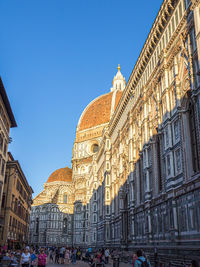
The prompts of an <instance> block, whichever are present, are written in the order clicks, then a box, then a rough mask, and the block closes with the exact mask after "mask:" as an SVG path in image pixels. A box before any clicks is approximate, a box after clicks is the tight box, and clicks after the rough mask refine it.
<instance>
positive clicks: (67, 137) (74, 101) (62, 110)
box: [0, 0, 162, 196]
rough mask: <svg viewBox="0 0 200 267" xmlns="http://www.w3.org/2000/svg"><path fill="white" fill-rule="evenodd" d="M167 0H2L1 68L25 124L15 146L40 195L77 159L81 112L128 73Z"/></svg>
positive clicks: (14, 151) (17, 133) (13, 132)
mask: <svg viewBox="0 0 200 267" xmlns="http://www.w3.org/2000/svg"><path fill="white" fill-rule="evenodd" d="M161 3H162V0H144V1H136V0H123V1H122V0H121V1H119V0H28V1H27V0H18V1H16V0H0V10H1V16H0V25H1V26H0V75H1V76H2V79H3V82H4V86H5V88H6V91H7V94H8V97H9V100H10V102H11V106H12V110H13V113H14V115H15V118H16V121H17V124H18V127H17V128H14V129H12V130H11V137H12V139H13V142H12V144H11V145H10V147H9V150H10V151H11V152H12V154H13V156H14V158H15V159H17V160H19V162H20V164H21V166H22V168H23V171H24V173H25V175H26V177H27V179H28V181H29V183H30V185H31V186H32V187H33V189H34V191H35V194H34V196H35V195H36V194H38V193H39V192H40V191H41V190H42V188H43V183H44V182H46V180H47V178H48V176H49V175H50V174H51V173H52V172H53V171H54V170H56V169H58V168H61V167H65V166H66V165H67V166H71V157H72V147H73V142H74V139H75V131H76V126H77V123H78V120H79V117H80V115H81V113H82V111H83V110H84V108H85V107H86V106H87V104H88V103H89V102H90V101H91V100H93V99H94V98H96V97H97V96H99V95H101V94H105V93H107V92H109V90H110V88H111V86H112V79H113V76H114V75H115V74H116V72H117V65H118V64H121V72H122V74H123V75H124V76H125V78H126V80H128V78H129V75H130V74H131V71H132V69H133V67H134V64H135V62H136V60H137V57H138V55H139V53H140V51H141V49H142V46H143V44H144V42H145V39H146V37H147V35H148V32H149V30H150V29H151V26H152V24H153V21H154V19H155V17H156V14H157V12H158V10H159V8H160V5H161Z"/></svg>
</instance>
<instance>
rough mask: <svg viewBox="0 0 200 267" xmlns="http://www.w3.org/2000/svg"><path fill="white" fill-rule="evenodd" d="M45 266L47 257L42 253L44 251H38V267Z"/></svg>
mask: <svg viewBox="0 0 200 267" xmlns="http://www.w3.org/2000/svg"><path fill="white" fill-rule="evenodd" d="M46 264H47V255H46V254H45V253H44V249H41V250H40V254H39V255H38V267H45V266H46Z"/></svg>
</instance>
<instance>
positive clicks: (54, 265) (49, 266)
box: [47, 261, 132, 267]
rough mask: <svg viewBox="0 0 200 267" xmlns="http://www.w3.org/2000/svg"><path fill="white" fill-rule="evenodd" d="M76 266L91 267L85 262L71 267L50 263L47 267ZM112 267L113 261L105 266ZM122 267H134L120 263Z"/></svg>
mask: <svg viewBox="0 0 200 267" xmlns="http://www.w3.org/2000/svg"><path fill="white" fill-rule="evenodd" d="M75 266H77V267H89V264H88V263H86V262H83V261H77V262H76V264H72V263H70V264H69V265H66V264H55V263H48V264H47V267H75ZM112 266H113V264H112V261H111V262H110V263H109V264H106V265H105V267H112ZM120 267H132V265H131V264H129V263H123V262H120Z"/></svg>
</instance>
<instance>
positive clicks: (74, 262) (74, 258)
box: [72, 248, 77, 264]
mask: <svg viewBox="0 0 200 267" xmlns="http://www.w3.org/2000/svg"><path fill="white" fill-rule="evenodd" d="M76 253H77V249H76V248H75V249H74V250H73V252H72V264H76Z"/></svg>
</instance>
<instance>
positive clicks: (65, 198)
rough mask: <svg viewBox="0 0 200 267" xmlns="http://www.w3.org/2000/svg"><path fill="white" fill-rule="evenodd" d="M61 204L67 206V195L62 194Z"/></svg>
mask: <svg viewBox="0 0 200 267" xmlns="http://www.w3.org/2000/svg"><path fill="white" fill-rule="evenodd" d="M63 203H65V204H67V194H64V196H63Z"/></svg>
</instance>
